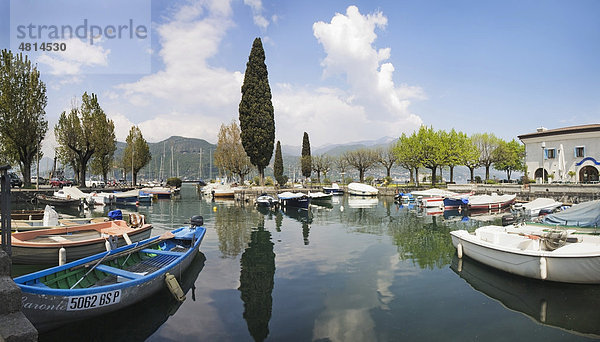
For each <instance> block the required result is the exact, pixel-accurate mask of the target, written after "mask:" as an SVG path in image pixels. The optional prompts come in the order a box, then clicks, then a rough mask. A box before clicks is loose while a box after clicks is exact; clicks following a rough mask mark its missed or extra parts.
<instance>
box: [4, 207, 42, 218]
mask: <svg viewBox="0 0 600 342" xmlns="http://www.w3.org/2000/svg"><path fill="white" fill-rule="evenodd" d="M10 218H11V220H41V219H42V218H44V210H43V209H36V210H12V211H11V212H10Z"/></svg>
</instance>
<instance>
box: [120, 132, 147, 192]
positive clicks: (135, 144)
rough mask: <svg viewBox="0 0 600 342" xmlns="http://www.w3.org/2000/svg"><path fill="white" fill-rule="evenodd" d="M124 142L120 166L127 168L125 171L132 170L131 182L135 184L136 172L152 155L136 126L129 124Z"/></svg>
mask: <svg viewBox="0 0 600 342" xmlns="http://www.w3.org/2000/svg"><path fill="white" fill-rule="evenodd" d="M125 142H126V143H127V146H125V150H124V151H123V159H122V160H121V166H122V167H123V169H124V170H127V171H126V172H129V171H132V172H133V174H132V178H131V179H132V182H133V183H132V184H134V185H135V184H137V174H138V172H139V171H140V170H141V169H142V168H143V167H144V166H146V165H147V164H148V163H149V162H150V160H152V155H151V154H150V147H149V146H148V143H147V142H146V139H144V137H143V136H142V131H141V130H140V129H139V128H138V127H137V126H131V129H130V130H129V135H128V136H127V139H125Z"/></svg>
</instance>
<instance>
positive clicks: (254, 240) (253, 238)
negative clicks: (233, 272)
mask: <svg viewBox="0 0 600 342" xmlns="http://www.w3.org/2000/svg"><path fill="white" fill-rule="evenodd" d="M240 263H241V273H240V287H239V289H238V290H239V291H240V292H241V298H242V301H243V302H244V315H243V316H244V319H245V320H246V323H247V325H248V331H249V332H250V335H252V337H253V338H254V340H255V341H264V340H265V339H266V338H267V336H268V335H269V320H270V319H271V309H272V306H273V298H272V296H271V293H272V292H273V284H274V280H273V278H274V276H275V253H274V252H273V242H271V233H270V232H269V231H268V230H265V229H264V225H263V224H260V225H259V227H258V230H253V231H252V233H251V234H250V242H249V243H248V247H247V248H246V249H245V251H244V254H242V258H241V261H240Z"/></svg>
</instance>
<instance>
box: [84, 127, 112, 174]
mask: <svg viewBox="0 0 600 342" xmlns="http://www.w3.org/2000/svg"><path fill="white" fill-rule="evenodd" d="M98 130H99V132H97V134H100V135H101V136H103V137H104V139H101V140H100V142H99V144H98V147H97V148H96V151H95V152H94V155H93V156H92V161H91V162H90V167H91V171H92V173H93V174H96V175H102V179H103V180H104V183H107V181H108V172H109V171H110V170H111V169H112V166H113V162H114V156H115V151H116V150H117V138H116V136H115V123H114V122H113V121H112V120H110V119H108V120H107V122H106V125H101V126H100V127H99V128H98Z"/></svg>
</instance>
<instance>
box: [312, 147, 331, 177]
mask: <svg viewBox="0 0 600 342" xmlns="http://www.w3.org/2000/svg"><path fill="white" fill-rule="evenodd" d="M311 159H312V169H313V170H314V171H315V172H316V173H317V182H319V183H321V173H323V174H324V175H325V176H327V172H329V171H330V170H331V164H332V161H331V157H329V156H328V155H326V154H322V155H319V156H312V157H311Z"/></svg>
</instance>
